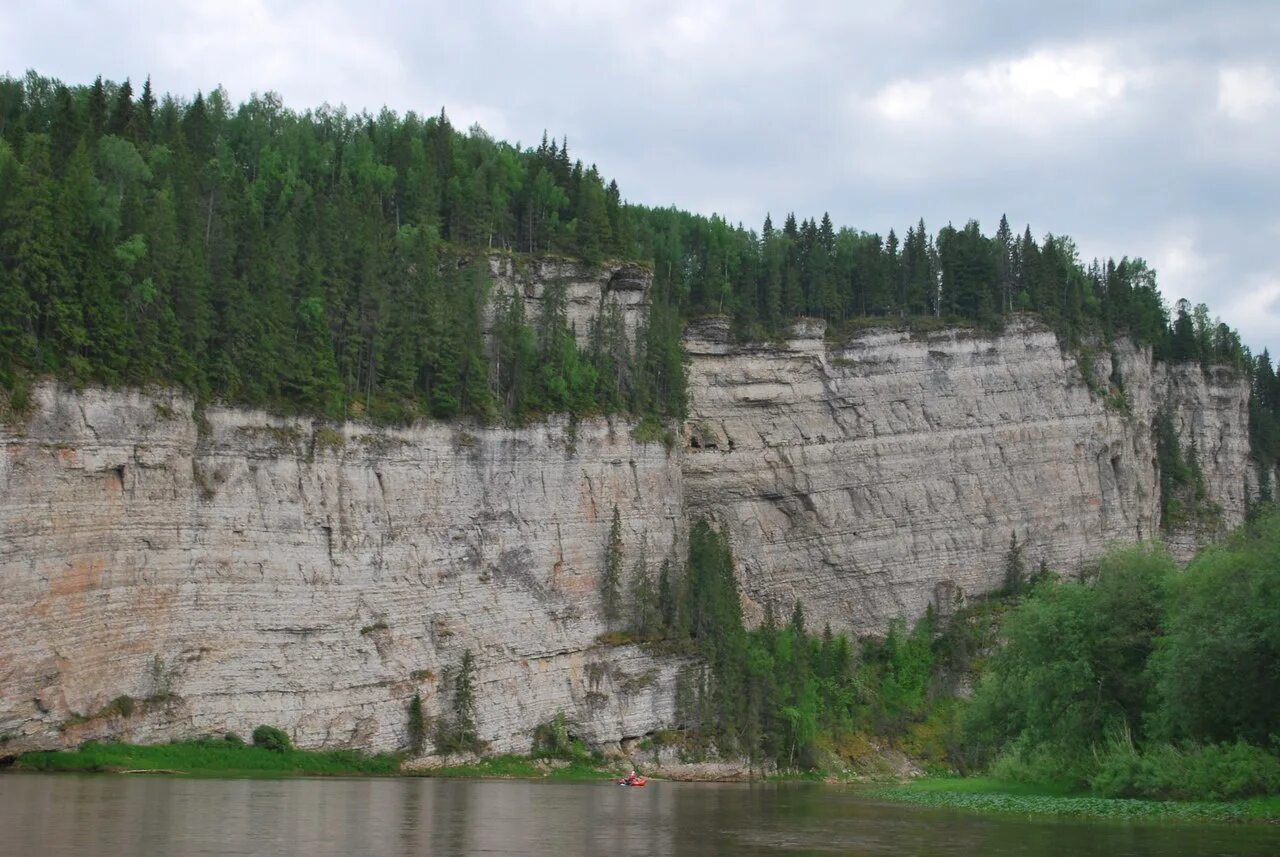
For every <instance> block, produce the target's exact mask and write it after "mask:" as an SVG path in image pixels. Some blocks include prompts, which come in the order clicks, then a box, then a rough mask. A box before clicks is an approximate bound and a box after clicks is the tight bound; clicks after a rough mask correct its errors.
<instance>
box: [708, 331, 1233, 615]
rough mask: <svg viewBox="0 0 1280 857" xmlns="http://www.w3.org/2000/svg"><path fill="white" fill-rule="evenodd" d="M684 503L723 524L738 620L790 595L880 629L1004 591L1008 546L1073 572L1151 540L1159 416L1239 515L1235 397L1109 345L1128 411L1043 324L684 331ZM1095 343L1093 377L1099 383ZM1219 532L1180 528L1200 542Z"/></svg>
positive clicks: (785, 605)
mask: <svg viewBox="0 0 1280 857" xmlns="http://www.w3.org/2000/svg"><path fill="white" fill-rule="evenodd" d="M686 348H687V350H688V351H689V354H690V356H691V368H690V399H691V401H692V403H693V405H692V410H693V413H692V415H691V418H690V420H689V422H688V424H687V425H686V431H685V437H686V445H687V448H688V455H687V457H686V459H685V463H684V485H685V490H686V504H687V506H688V508H689V512H690V514H691V515H699V514H707V515H710V516H712V517H714V518H716V519H717V520H719V521H720V522H721V523H722V524H723V525H724V526H725V527H727V529H728V530H729V532H730V534H731V537H732V543H733V547H734V551H735V554H736V556H737V559H738V562H739V563H740V566H741V568H740V577H741V580H742V584H743V590H744V595H745V597H746V599H747V602H748V604H747V606H748V609H749V610H754V611H755V612H756V615H759V611H761V610H763V607H764V604H765V603H767V602H773V603H774V605H775V607H777V608H779V609H780V610H781V611H782V613H781V614H780V615H785V613H786V612H787V611H789V610H790V607H791V604H792V603H793V602H794V601H796V600H799V601H801V602H802V603H803V604H804V606H805V608H806V610H807V612H808V614H809V616H810V618H811V620H812V621H813V622H814V623H815V624H816V625H818V626H820V625H821V624H822V623H824V622H830V623H831V625H832V626H833V627H835V628H849V627H853V628H856V629H860V630H875V629H882V628H883V627H884V625H885V623H886V622H887V620H888V619H890V618H893V617H907V618H911V617H916V616H919V615H921V614H922V613H924V611H925V609H926V608H927V606H928V605H930V604H933V605H934V606H935V607H937V608H938V609H939V610H942V611H943V612H945V611H946V610H948V609H950V608H951V607H953V606H954V604H955V601H956V599H957V598H961V597H963V596H964V595H965V594H973V593H982V592H988V591H991V590H993V589H996V588H999V587H1000V586H1001V585H1002V584H1003V578H1004V567H1005V563H1004V557H1005V555H1006V552H1007V551H1008V549H1009V545H1010V537H1011V535H1014V534H1016V536H1017V539H1018V541H1019V543H1021V544H1022V545H1023V546H1024V552H1025V556H1026V559H1027V561H1028V563H1029V564H1031V565H1032V566H1033V567H1034V565H1035V564H1036V563H1038V562H1039V561H1040V560H1041V559H1043V560H1045V561H1046V562H1047V563H1048V565H1049V567H1050V568H1053V569H1056V570H1059V571H1065V572H1067V573H1071V572H1075V571H1077V570H1079V569H1080V568H1081V567H1082V566H1083V565H1084V564H1085V563H1087V562H1088V561H1090V560H1091V559H1094V558H1096V557H1097V556H1098V555H1100V554H1101V553H1102V552H1103V550H1104V549H1105V548H1106V547H1107V545H1108V544H1109V543H1111V542H1117V541H1135V540H1140V539H1150V538H1156V537H1159V536H1160V535H1161V533H1160V532H1159V508H1160V496H1159V475H1158V472H1157V468H1156V460H1155V459H1156V455H1155V449H1154V440H1153V428H1152V426H1153V422H1154V419H1155V415H1156V413H1157V411H1158V410H1159V409H1161V408H1164V407H1168V408H1170V409H1171V412H1172V413H1173V415H1174V418H1175V419H1174V421H1175V424H1176V425H1177V427H1178V430H1179V434H1180V436H1181V437H1182V439H1183V442H1184V445H1186V446H1188V447H1190V445H1191V441H1192V440H1194V441H1195V448H1196V450H1198V453H1199V456H1198V459H1199V461H1200V463H1201V466H1202V468H1203V469H1204V473H1205V481H1206V485H1207V487H1208V489H1209V495H1210V497H1211V498H1212V499H1213V501H1214V502H1216V503H1217V504H1218V505H1219V507H1220V514H1219V515H1218V524H1219V525H1220V526H1221V527H1230V526H1235V525H1237V524H1239V523H1240V521H1241V520H1242V519H1243V514H1244V485H1245V478H1246V473H1247V470H1248V466H1247V459H1248V385H1247V383H1246V382H1245V380H1244V379H1243V378H1242V377H1239V376H1237V375H1235V374H1233V373H1231V372H1229V371H1227V370H1224V369H1219V370H1214V371H1212V372H1209V373H1204V372H1202V371H1201V370H1200V368H1199V367H1198V366H1194V367H1172V368H1170V367H1167V366H1165V365H1164V364H1156V363H1153V361H1152V359H1151V355H1150V353H1149V351H1147V350H1143V349H1135V348H1133V347H1131V346H1127V345H1125V344H1124V343H1121V344H1120V345H1119V347H1118V348H1117V350H1116V357H1117V358H1118V360H1119V362H1120V367H1119V369H1120V371H1119V376H1120V378H1121V379H1122V380H1123V384H1124V390H1125V392H1126V394H1127V398H1128V400H1129V401H1128V405H1127V406H1126V405H1124V404H1123V403H1122V402H1121V401H1120V400H1119V398H1118V396H1113V397H1112V400H1111V401H1110V402H1108V401H1107V400H1106V397H1105V396H1104V395H1102V394H1100V393H1099V392H1096V390H1098V389H1099V388H1100V387H1101V383H1100V382H1099V381H1094V382H1093V383H1092V384H1090V383H1087V382H1086V380H1085V376H1084V374H1083V373H1082V371H1081V368H1080V367H1079V366H1078V365H1077V361H1076V359H1075V358H1074V357H1072V356H1070V355H1067V354H1064V353H1063V351H1062V350H1061V349H1060V347H1059V344H1058V341H1057V339H1056V337H1055V336H1054V334H1053V333H1052V332H1051V331H1049V330H1047V329H1045V328H1044V327H1042V326H1040V325H1039V324H1037V323H1036V322H1034V321H1032V320H1030V319H1017V320H1015V321H1014V322H1013V323H1012V324H1011V325H1010V326H1009V327H1008V329H1007V330H1006V331H1005V332H1003V333H1002V334H1000V335H995V336H980V335H976V334H974V333H973V332H972V331H965V330H944V331H939V332H936V333H931V334H927V335H917V336H913V335H911V334H910V333H908V332H905V331H892V330H885V331H871V332H868V333H865V334H863V335H860V336H858V337H856V338H854V339H852V340H851V341H850V342H848V343H846V344H844V345H842V346H839V347H830V348H829V347H828V346H827V344H826V343H825V342H824V340H823V330H822V324H821V322H807V323H803V324H801V325H798V326H797V329H796V330H795V331H794V335H793V337H792V338H791V339H789V340H788V341H787V342H786V343H785V344H780V345H749V346H736V345H733V344H732V343H731V342H730V341H729V338H728V329H727V325H726V324H725V322H723V321H722V320H716V319H711V320H708V321H705V322H703V323H701V324H699V325H696V326H694V327H693V328H692V329H691V331H690V333H689V336H688V337H687V339H686ZM1111 368H1112V367H1111V365H1110V358H1109V357H1108V356H1107V355H1106V354H1105V353H1104V354H1103V356H1102V358H1101V360H1100V362H1099V364H1098V365H1096V366H1095V367H1094V369H1093V372H1094V373H1095V375H1094V377H1095V378H1098V379H1108V378H1109V377H1110V376H1111ZM1211 535H1212V534H1211V533H1205V532H1203V531H1197V532H1184V533H1179V534H1176V538H1175V539H1174V540H1173V543H1174V545H1175V547H1177V548H1180V549H1181V551H1182V553H1184V554H1185V553H1187V552H1189V551H1190V550H1193V549H1194V547H1195V545H1196V544H1198V543H1202V542H1203V541H1204V539H1205V538H1207V537H1209V536H1211Z"/></svg>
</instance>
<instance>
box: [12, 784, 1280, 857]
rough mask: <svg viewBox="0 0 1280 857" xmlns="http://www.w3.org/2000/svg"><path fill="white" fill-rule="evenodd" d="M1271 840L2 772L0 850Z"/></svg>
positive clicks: (907, 815) (877, 805)
mask: <svg viewBox="0 0 1280 857" xmlns="http://www.w3.org/2000/svg"><path fill="white" fill-rule="evenodd" d="M64 854H65V855H72V854H74V855H130V857H132V855H153V854H154V855H172V856H173V857H188V855H205V854H209V855H213V854H218V855H251V854H252V855H256V854H263V855H267V854H270V855H307V857H312V855H339V854H343V855H345V854H356V855H371V856H372V855H426V854H432V855H451V854H486V855H493V854H551V855H556V857H578V855H611V857H613V856H614V855H617V857H621V855H647V857H652V855H666V854H689V855H695V854H698V855H701V854H732V855H764V854H853V855H894V857H915V855H938V857H943V855H966V857H967V855H1028V857H1035V855H1063V854H1070V855H1073V857H1093V856H1094V855H1097V857H1130V855H1132V857H1138V856H1139V855H1152V857H1155V855H1159V857H1179V855H1187V857H1191V855H1196V857H1200V855H1248V857H1254V855H1257V857H1262V855H1266V856H1267V857H1275V855H1277V854H1280V828H1277V827H1275V826H1266V825H1190V824H1178V823H1136V822H1096V821H1094V822H1088V821H1075V820H1053V819H1036V820H1031V819H1023V818H1010V817H1004V816H994V815H976V814H969V813H962V812H953V811H948V810H937V809H925V808H920V807H913V806H902V805H897V804H890V803H884V802H880V801H876V800H871V799H868V798H867V797H865V796H864V795H862V794H860V793H859V791H858V790H857V789H856V788H846V787H839V786H822V785H809V784H782V785H738V784H711V783H666V782H663V783H652V784H651V785H650V786H649V787H647V788H643V789H629V788H622V787H619V786H614V785H610V784H608V783H549V782H525V781H492V780H489V781H484V780H431V779H291V780H216V779H182V778H172V777H159V776H152V777H120V776H92V775H84V776H78V775H38V774H31V775H27V774H11V775H5V776H0V855H23V857H44V855H64Z"/></svg>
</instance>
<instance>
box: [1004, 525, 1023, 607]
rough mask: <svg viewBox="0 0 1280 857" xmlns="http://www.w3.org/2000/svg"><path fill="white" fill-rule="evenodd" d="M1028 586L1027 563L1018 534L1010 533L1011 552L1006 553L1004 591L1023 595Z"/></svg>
mask: <svg viewBox="0 0 1280 857" xmlns="http://www.w3.org/2000/svg"><path fill="white" fill-rule="evenodd" d="M1026 588H1027V563H1026V560H1025V559H1023V556H1022V545H1020V544H1018V534H1017V533H1010V534H1009V552H1008V553H1006V554H1005V555H1004V592H1005V594H1006V595H1021V594H1022V593H1023V592H1024V591H1025V590H1026Z"/></svg>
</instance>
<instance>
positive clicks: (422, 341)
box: [0, 72, 1280, 466]
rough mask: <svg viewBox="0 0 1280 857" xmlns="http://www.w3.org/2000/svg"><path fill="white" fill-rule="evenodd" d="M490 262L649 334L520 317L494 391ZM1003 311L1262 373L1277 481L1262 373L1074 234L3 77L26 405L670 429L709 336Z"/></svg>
mask: <svg viewBox="0 0 1280 857" xmlns="http://www.w3.org/2000/svg"><path fill="white" fill-rule="evenodd" d="M490 252H508V253H519V254H550V255H558V256H564V257H572V258H577V259H581V260H582V261H584V262H586V263H587V264H598V263H601V262H602V261H605V260H609V259H613V260H627V261H635V262H640V263H642V264H645V265H648V266H651V267H652V270H653V274H654V290H653V294H652V296H651V297H652V303H653V306H652V310H651V314H650V320H649V322H648V324H647V326H646V328H645V330H643V331H642V333H641V335H640V336H639V337H637V340H638V341H637V342H636V343H635V344H634V346H633V347H631V346H628V347H626V348H625V349H623V352H624V353H620V350H619V348H618V347H617V343H616V342H613V341H611V338H610V336H609V335H608V333H609V332H608V331H607V330H592V331H590V332H589V333H588V334H587V335H585V336H584V337H583V338H582V340H581V341H580V340H579V339H578V338H577V337H576V336H575V335H574V332H573V331H570V330H568V329H567V328H566V326H565V322H564V314H563V311H562V308H559V307H557V306H556V305H555V300H554V297H553V298H552V299H550V300H549V301H548V304H549V306H547V307H545V308H544V311H542V312H541V313H539V314H538V316H537V317H536V318H526V317H524V315H523V313H522V312H520V311H519V310H517V309H514V308H511V307H508V308H507V309H509V310H511V311H509V312H505V313H499V316H500V318H499V321H498V323H497V324H496V325H495V330H494V335H495V337H494V338H495V340H496V341H495V343H494V344H493V348H496V349H499V350H500V351H501V353H502V355H503V358H504V359H503V361H502V367H501V371H496V370H494V371H491V368H492V366H491V364H492V363H493V355H492V354H491V353H490V349H488V348H486V345H485V343H484V340H483V337H482V335H481V331H482V329H483V324H484V308H485V306H486V301H487V300H489V295H488V294H487V289H488V285H489V284H488V281H487V279H488V278H487V265H486V255H487V254H488V253H490ZM1014 312H1033V313H1036V314H1038V315H1039V317H1040V318H1041V319H1042V320H1043V321H1044V322H1045V323H1047V324H1049V325H1050V326H1052V327H1053V328H1054V329H1055V330H1056V331H1057V332H1058V333H1059V335H1060V337H1061V338H1062V340H1063V342H1064V344H1066V345H1067V346H1075V345H1078V344H1080V343H1085V342H1089V343H1108V342H1111V341H1113V339H1114V338H1115V337H1116V336H1119V335H1127V336H1129V337H1131V338H1132V339H1134V340H1135V341H1137V342H1138V343H1141V344H1144V345H1149V346H1151V347H1152V348H1153V349H1154V352H1155V354H1156V356H1157V357H1158V358H1161V359H1169V360H1193V361H1200V362H1201V363H1203V364H1205V365H1208V364H1210V363H1219V364H1222V363H1225V364H1229V365H1233V366H1235V367H1238V368H1239V369H1240V370H1242V371H1245V372H1248V373H1249V374H1250V376H1251V378H1252V380H1253V384H1254V393H1255V395H1254V398H1253V422H1254V441H1255V444H1254V447H1255V454H1256V455H1257V457H1258V459H1259V464H1260V465H1262V466H1269V465H1273V464H1274V463H1275V461H1276V460H1277V458H1280V382H1278V381H1277V379H1276V373H1275V369H1274V366H1273V364H1272V363H1271V359H1270V355H1269V354H1268V353H1267V352H1265V351H1264V352H1263V353H1262V354H1260V355H1257V356H1256V357H1255V356H1253V355H1251V354H1250V352H1249V350H1248V349H1247V348H1245V347H1243V346H1242V344H1241V343H1240V340H1239V337H1238V336H1237V335H1236V333H1235V332H1234V331H1232V330H1231V329H1230V328H1229V327H1227V326H1226V325H1224V324H1221V323H1219V322H1216V321H1214V320H1212V319H1211V317H1210V315H1209V310H1208V309H1207V308H1206V307H1204V306H1203V305H1200V306H1196V307H1191V306H1189V305H1188V304H1187V303H1186V302H1185V301H1179V302H1178V303H1177V304H1176V305H1175V306H1174V308H1173V310H1172V312H1171V311H1170V309H1169V307H1168V306H1167V305H1166V303H1165V302H1164V300H1163V299H1162V297H1161V295H1160V293H1159V291H1158V289H1157V287H1156V282H1155V272H1154V271H1153V270H1152V269H1151V268H1150V267H1148V266H1147V264H1146V263H1145V262H1144V261H1143V260H1141V259H1131V258H1124V259H1120V260H1118V261H1117V260H1107V261H1105V262H1104V261H1100V260H1094V261H1091V262H1087V263H1086V262H1085V261H1084V260H1083V259H1082V258H1081V257H1080V254H1079V251H1078V250H1077V248H1076V246H1075V244H1074V243H1073V242H1072V240H1071V239H1070V238H1069V237H1066V236H1063V235H1052V234H1050V235H1044V236H1041V237H1039V238H1037V237H1035V235H1034V234H1033V233H1032V231H1031V229H1030V227H1024V228H1022V229H1021V230H1017V229H1014V228H1012V227H1011V226H1010V224H1009V222H1008V221H1007V219H1005V218H1001V220H1000V223H999V224H998V228H997V229H996V230H995V231H994V234H992V235H986V234H984V233H983V231H982V229H981V227H980V226H979V224H978V223H977V222H976V221H969V222H967V223H965V224H964V225H963V226H960V227H956V226H953V225H951V224H947V225H944V226H941V227H940V228H938V229H936V231H932V232H931V231H930V230H929V227H927V226H926V224H924V223H923V222H917V223H915V224H912V225H909V226H908V227H907V228H906V230H905V232H904V233H903V234H902V235H899V234H898V233H897V232H896V231H895V230H892V229H891V230H889V232H888V233H887V234H886V235H883V236H882V235H880V234H876V233H869V232H864V231H860V230H858V229H853V228H847V227H842V228H839V229H837V228H836V227H835V225H834V224H833V223H832V222H831V218H830V217H829V216H827V215H825V214H824V215H822V216H821V217H818V218H813V217H810V218H805V219H800V220H797V218H796V217H795V215H791V214H788V215H787V216H786V217H785V218H784V219H783V220H782V223H781V225H777V224H775V223H774V222H773V220H772V218H771V217H768V216H766V218H765V220H764V223H763V225H762V227H761V229H760V230H759V231H758V232H757V231H755V230H754V229H749V228H746V227H744V226H742V225H741V224H739V225H733V224H730V223H728V222H726V221H725V220H724V219H723V218H721V217H719V216H716V215H714V214H713V215H711V216H709V217H708V216H703V215H697V214H691V213H689V212H684V211H679V210H676V209H675V208H651V207H646V206H642V205H635V204H629V203H627V202H625V201H624V199H623V196H622V192H621V190H620V189H619V187H618V185H617V183H616V182H613V181H608V180H606V178H605V177H604V176H603V175H602V174H601V173H600V171H599V170H598V169H597V168H596V166H595V165H590V166H588V165H584V164H583V163H582V161H581V160H579V159H576V158H574V157H573V156H572V154H571V150H570V147H569V142H568V141H567V140H565V139H563V138H562V139H560V140H556V139H550V138H547V137H546V136H545V135H544V137H543V139H542V140H541V142H540V143H539V144H538V145H537V146H536V147H527V146H521V145H519V144H516V145H512V144H509V143H506V142H501V141H496V140H494V139H492V138H491V137H490V136H489V135H487V134H486V133H485V132H484V131H483V130H482V129H481V128H479V127H472V128H470V129H468V130H466V131H462V130H460V129H457V128H455V127H454V126H453V125H452V124H451V123H450V121H449V119H448V117H447V115H446V113H445V112H444V111H443V110H442V111H441V112H440V113H439V115H434V116H430V117H425V118H424V117H423V116H420V115H418V114H416V113H412V112H410V113H406V114H404V115H398V114H396V113H394V112H392V111H390V110H386V109H384V110H383V111H382V112H380V113H378V114H377V115H371V114H368V113H359V114H355V113H350V112H348V111H346V110H345V109H342V108H332V107H328V106H325V107H320V108H317V109H313V110H307V111H303V112H298V111H294V110H290V109H286V108H285V107H284V106H283V104H282V102H281V100H280V98H279V96H277V95H275V94H271V93H268V94H266V95H262V96H258V95H255V96H253V97H251V98H249V99H248V100H247V101H245V102H243V103H241V104H239V105H236V104H233V103H232V102H231V100H230V98H229V96H228V95H227V93H226V92H225V91H223V90H221V89H215V90H213V91H212V92H209V93H207V94H201V93H197V94H195V96H194V97H190V98H188V97H185V96H174V95H162V94H158V93H157V92H156V91H155V90H154V89H153V87H152V85H151V81H150V80H149V79H148V80H147V81H145V82H144V83H143V84H142V86H141V88H140V89H138V90H135V89H134V86H133V85H132V83H131V82H130V81H127V80H126V81H124V82H123V83H113V82H107V81H103V80H102V79H101V78H99V79H98V80H95V81H94V82H93V83H92V84H91V85H66V84H63V83H61V82H59V81H56V80H51V79H48V78H44V77H41V76H39V75H38V74H36V73H34V72H29V73H27V74H26V75H25V76H24V77H21V78H14V77H5V78H0V384H2V385H3V387H4V388H6V389H8V390H10V395H11V397H14V398H16V399H17V402H18V404H21V400H22V397H23V395H24V390H25V389H26V385H27V384H29V382H30V380H31V379H33V378H35V377H40V376H53V377H58V378H62V379H65V380H67V381H70V382H73V383H87V382H96V383H102V384H108V385H122V384H123V385H145V384H151V383H161V384H178V385H181V386H182V387H184V388H185V389H187V390H189V391H190V392H191V393H192V394H193V395H194V396H196V398H197V399H198V400H199V401H213V400H216V401H225V402H229V403H239V404H246V405H253V406H263V407H270V408H273V409H277V410H283V411H294V412H305V413H312V414H316V415H320V416H325V417H329V418H343V417H349V416H358V417H364V418H367V419H374V420H384V421H408V420H412V419H415V418H418V417H421V416H432V417H435V418H440V419H450V418H455V417H470V418H477V419H480V420H485V421H492V420H513V421H522V420H527V419H530V418H534V417H536V416H538V415H540V414H547V413H556V412H560V413H564V412H568V413H574V414H579V415H585V414H591V413H628V414H632V415H634V416H641V417H654V418H657V419H669V418H677V417H680V416H682V414H683V410H684V401H685V397H684V372H683V365H682V352H681V348H680V337H681V333H682V330H683V325H684V322H685V321H687V320H688V319H690V318H693V317H696V316H699V315H703V314H709V313H716V314H723V315H726V316H729V317H730V318H732V320H733V328H734V331H735V334H736V335H737V336H738V337H739V338H741V339H743V340H753V339H754V340H759V339H768V338H771V337H776V336H780V335H783V334H784V333H785V331H786V329H787V327H788V325H789V323H790V322H791V321H792V320H793V319H795V318H797V317H802V316H817V317H821V318H824V319H826V320H827V322H828V331H829V335H831V336H834V337H839V336H841V335H844V334H846V333H848V332H851V331H853V330H856V329H858V328H859V327H862V326H865V325H867V324H869V323H885V322H886V321H888V322H892V323H903V322H908V323H909V322H911V321H912V320H915V319H923V318H930V319H935V320H937V321H938V322H942V323H956V324H963V325H969V326H980V327H983V328H986V329H992V330H994V329H998V328H999V327H1000V326H1001V325H1002V324H1003V322H1004V320H1005V319H1007V318H1008V317H1009V315H1010V314H1011V313H1014ZM620 364H625V366H622V365H620ZM623 369H625V371H623Z"/></svg>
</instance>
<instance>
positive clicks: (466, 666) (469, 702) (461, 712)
mask: <svg viewBox="0 0 1280 857" xmlns="http://www.w3.org/2000/svg"><path fill="white" fill-rule="evenodd" d="M475 682H476V661H475V656H474V655H472V654H471V650H470V649H467V650H466V651H465V652H463V653H462V660H461V661H460V662H459V663H458V667H457V670H456V671H455V672H454V673H453V675H452V681H451V682H449V683H450V684H451V685H452V688H451V689H452V691H453V699H452V701H451V703H450V710H451V716H450V717H448V718H444V717H442V718H440V719H439V720H438V721H437V722H436V733H435V738H434V743H435V745H436V750H437V751H438V752H440V753H459V752H471V753H478V752H480V751H481V750H482V749H484V744H483V742H481V741H480V737H479V735H478V734H477V732H476V690H475Z"/></svg>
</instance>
